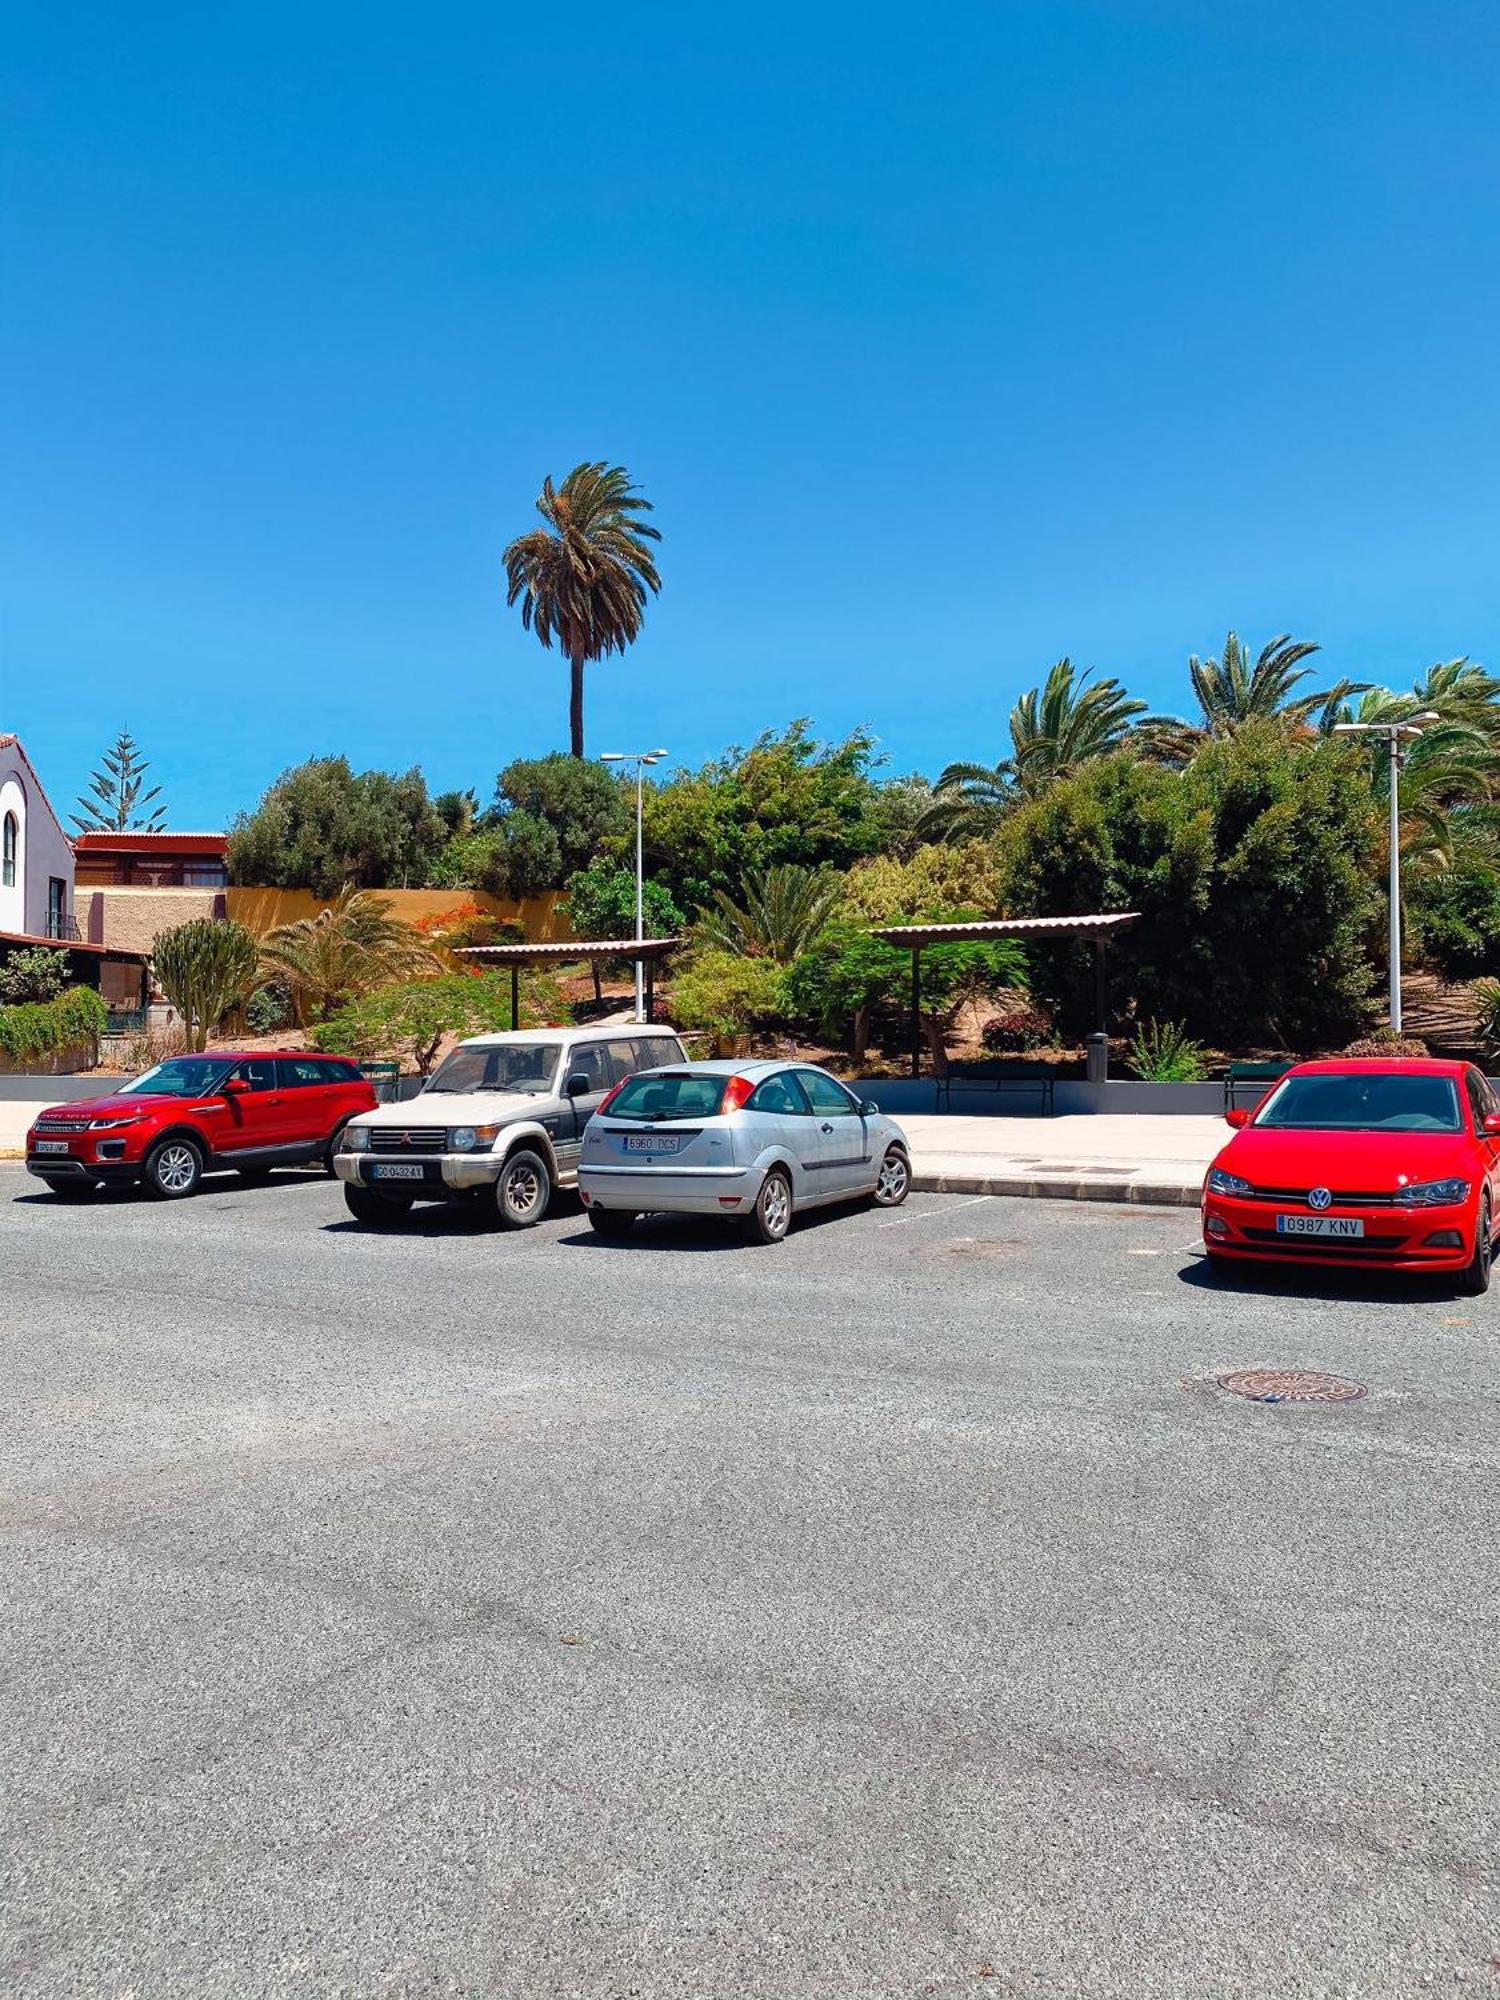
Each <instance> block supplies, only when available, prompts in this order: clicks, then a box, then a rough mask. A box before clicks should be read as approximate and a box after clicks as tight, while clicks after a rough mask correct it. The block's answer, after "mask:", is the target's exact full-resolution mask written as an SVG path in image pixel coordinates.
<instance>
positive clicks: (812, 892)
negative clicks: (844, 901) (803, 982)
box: [697, 863, 843, 965]
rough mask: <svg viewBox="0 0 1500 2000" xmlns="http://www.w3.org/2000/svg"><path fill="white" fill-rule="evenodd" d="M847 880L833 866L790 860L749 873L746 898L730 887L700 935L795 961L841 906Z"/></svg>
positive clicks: (718, 897) (730, 947)
mask: <svg viewBox="0 0 1500 2000" xmlns="http://www.w3.org/2000/svg"><path fill="white" fill-rule="evenodd" d="M842 894H843V885H842V883H841V882H840V880H839V878H838V876H837V875H835V874H833V873H832V872H831V871H830V870H828V869H822V868H799V867H797V866H796V865H795V864H793V863H788V864H786V865H785V866H783V867H780V868H767V869H764V870H762V871H761V872H760V873H758V874H751V875H747V876H746V877H745V889H744V901H743V902H742V903H736V902H735V900H734V898H733V897H732V896H730V895H729V894H728V893H727V892H726V891H725V890H723V889H719V890H717V891H716V892H715V895H714V902H713V907H712V908H711V909H708V910H705V911H704V913H703V915H702V916H701V917H700V919H699V921H698V926H697V930H698V936H699V937H700V939H701V940H702V941H703V943H704V944H706V945H709V946H712V947H714V948H715V949H717V950H719V951H732V952H738V953H739V954H740V955H741V957H744V958H769V959H772V960H774V961H775V962H776V964H778V965H790V964H791V962H792V960H793V959H794V958H796V957H798V956H799V955H800V954H801V953H802V952H804V951H806V949H807V947H808V946H809V945H810V944H811V943H812V941H813V939H814V938H816V937H817V935H818V933H819V932H820V931H821V930H822V929H823V928H824V926H825V925H826V924H827V923H828V921H829V919H830V918H831V917H832V916H833V914H834V912H835V911H836V910H837V909H838V907H839V902H840V899H841V897H842Z"/></svg>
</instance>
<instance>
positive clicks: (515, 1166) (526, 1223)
mask: <svg viewBox="0 0 1500 2000" xmlns="http://www.w3.org/2000/svg"><path fill="white" fill-rule="evenodd" d="M551 1199H552V1176H551V1174H550V1173H549V1172H548V1170H547V1162H546V1161H545V1160H544V1159H543V1158H542V1156H541V1154H540V1153H533V1152H532V1150H531V1148H530V1147H529V1146H518V1147H517V1148H516V1150H515V1152H513V1153H512V1154H511V1155H510V1157H509V1158H508V1159H507V1160H506V1162H505V1165H504V1166H503V1167H502V1168H501V1169H500V1178H499V1180H498V1181H496V1183H495V1207H496V1210H497V1212H498V1214H499V1217H500V1223H501V1227H502V1228H504V1229H532V1228H534V1227H535V1226H536V1224H537V1223H539V1222H540V1221H541V1219H542V1217H543V1216H544V1215H545V1214H546V1213H547V1204H548V1203H549V1202H550V1201H551Z"/></svg>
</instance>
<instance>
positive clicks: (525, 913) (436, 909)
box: [223, 889, 573, 944]
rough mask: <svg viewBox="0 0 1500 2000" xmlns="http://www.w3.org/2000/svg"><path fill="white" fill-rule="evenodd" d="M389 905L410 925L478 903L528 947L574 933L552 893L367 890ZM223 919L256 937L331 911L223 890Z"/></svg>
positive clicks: (307, 893)
mask: <svg viewBox="0 0 1500 2000" xmlns="http://www.w3.org/2000/svg"><path fill="white" fill-rule="evenodd" d="M372 893H373V894H374V895H377V896H379V897H380V899H381V901H382V902H386V903H389V904H390V906H391V909H390V914H391V915H392V916H393V917H397V918H399V919H400V921H401V922H402V923H406V924H413V923H415V922H416V921H417V920H418V918H419V917H434V916H440V915H442V914H443V913H444V912H445V911H448V910H460V909H463V908H464V907H465V906H466V905H473V904H475V903H477V904H478V905H479V907H480V909H482V910H488V911H489V913H490V915H491V916H494V917H499V918H500V919H501V921H502V922H504V923H510V924H519V925H520V926H521V928H522V929H523V930H524V931H525V933H526V942H527V943H528V944H568V943H571V941H572V938H573V932H572V930H571V928H570V927H569V924H568V920H567V917H566V916H565V915H564V913H563V910H562V907H561V905H562V902H563V896H562V893H561V891H560V890H556V889H552V890H549V891H548V892H547V894H546V895H544V896H527V897H525V898H524V899H523V900H521V901H519V902H518V901H516V900H515V899H514V898H512V897H509V896H491V895H488V894H486V893H485V891H483V890H481V889H376V890H374V891H372ZM223 894H224V900H225V905H226V908H225V914H226V915H227V916H231V917H235V918H237V919H238V920H239V922H240V923H242V924H245V925H247V926H248V927H249V928H250V929H251V930H252V931H254V932H255V933H256V934H257V935H258V936H260V937H264V936H265V934H266V932H267V931H271V930H275V928H276V926H277V925H278V924H290V923H296V922H297V921H298V919H299V918H302V917H315V916H317V915H318V913H319V912H320V911H321V910H326V909H329V908H331V907H332V905H331V902H330V901H329V900H328V899H325V898H324V897H322V896H315V895H314V894H313V892H312V891H311V889H226V890H225V891H224V892H223Z"/></svg>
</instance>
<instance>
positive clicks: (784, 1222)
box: [759, 1173, 792, 1239]
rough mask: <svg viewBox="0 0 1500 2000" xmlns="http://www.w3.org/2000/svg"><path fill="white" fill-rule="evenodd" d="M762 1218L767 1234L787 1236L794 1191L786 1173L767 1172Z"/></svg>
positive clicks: (761, 1202)
mask: <svg viewBox="0 0 1500 2000" xmlns="http://www.w3.org/2000/svg"><path fill="white" fill-rule="evenodd" d="M759 1206H760V1218H761V1222H762V1225H763V1226H764V1229H765V1233H766V1235H767V1236H769V1237H771V1238H773V1239H776V1238H779V1237H782V1236H785V1235H786V1233H787V1230H788V1229H789V1228H790V1227H791V1222H792V1191H791V1189H790V1188H789V1187H788V1186H787V1182H786V1176H785V1175H784V1174H775V1173H772V1174H767V1175H766V1180H765V1186H764V1187H763V1188H762V1189H761V1191H760V1203H759Z"/></svg>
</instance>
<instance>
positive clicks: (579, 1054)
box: [563, 1042, 610, 1091]
mask: <svg viewBox="0 0 1500 2000" xmlns="http://www.w3.org/2000/svg"><path fill="white" fill-rule="evenodd" d="M605 1058H606V1049H605V1044H604V1043H603V1042H579V1043H578V1044H577V1046H576V1047H575V1048H574V1049H573V1050H572V1052H571V1053H570V1054H569V1056H568V1067H567V1075H566V1076H565V1077H564V1079H563V1080H564V1082H566V1081H567V1077H570V1076H586V1077H587V1078H588V1080H589V1089H590V1091H595V1090H605V1089H607V1088H608V1086H609V1082H610V1077H609V1066H608V1063H607V1062H606V1059H605Z"/></svg>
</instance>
